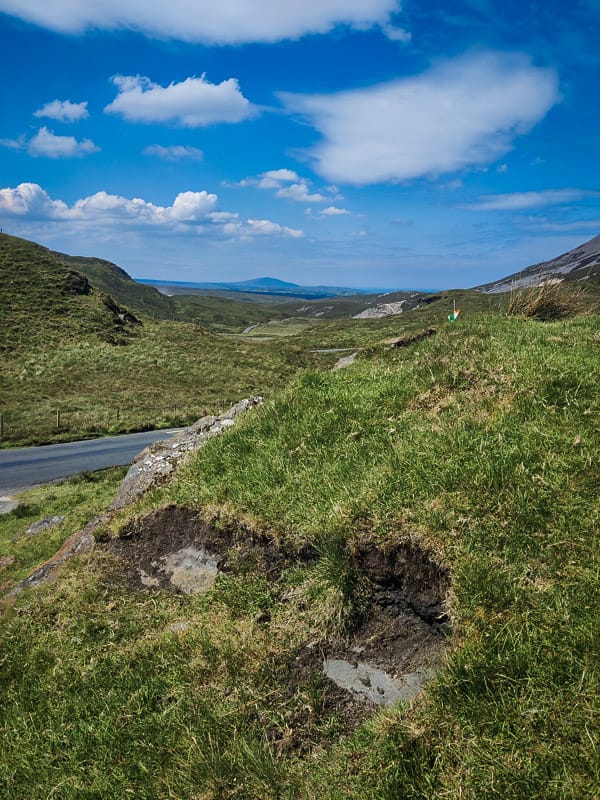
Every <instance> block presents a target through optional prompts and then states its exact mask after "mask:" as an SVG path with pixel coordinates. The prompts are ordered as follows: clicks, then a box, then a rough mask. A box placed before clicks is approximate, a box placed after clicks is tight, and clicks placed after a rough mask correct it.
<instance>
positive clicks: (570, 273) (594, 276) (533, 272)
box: [475, 236, 600, 294]
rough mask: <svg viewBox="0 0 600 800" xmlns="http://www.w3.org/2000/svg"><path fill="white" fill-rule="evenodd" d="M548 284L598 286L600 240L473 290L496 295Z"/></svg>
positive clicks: (596, 239) (597, 237) (592, 240)
mask: <svg viewBox="0 0 600 800" xmlns="http://www.w3.org/2000/svg"><path fill="white" fill-rule="evenodd" d="M547 281H554V282H562V281H569V282H572V281H589V282H591V283H594V284H598V283H599V282H600V236H595V237H594V238H593V239H590V240H589V241H588V242H584V244H581V245H579V247H576V248H575V249H574V250H569V252H568V253H563V254H562V255H561V256H558V257H557V258H553V259H552V260H550V261H542V262H541V263H539V264H533V265H532V266H530V267H526V268H525V269H523V270H521V271H520V272H514V273H513V274H512V275H508V276H507V277H506V278H500V280H497V281H492V282H491V283H484V284H483V285H481V286H476V287H475V289H477V290H478V291H480V292H486V293H487V294H497V293H499V292H509V291H511V289H520V288H523V287H527V286H539V285H540V284H541V283H546V282H547Z"/></svg>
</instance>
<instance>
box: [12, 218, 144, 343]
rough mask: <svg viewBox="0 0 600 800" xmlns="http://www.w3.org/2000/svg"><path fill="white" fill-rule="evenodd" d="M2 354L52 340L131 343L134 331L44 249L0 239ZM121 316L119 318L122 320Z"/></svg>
mask: <svg viewBox="0 0 600 800" xmlns="http://www.w3.org/2000/svg"><path fill="white" fill-rule="evenodd" d="M0 292H1V297H2V302H1V303H0V326H1V328H2V338H1V340H0V352H2V353H3V354H10V353H14V352H16V353H19V352H22V351H25V350H29V349H31V348H33V347H44V346H46V345H50V344H52V343H54V342H55V341H56V340H63V339H66V340H73V339H79V338H83V337H88V338H89V339H90V340H93V341H97V342H123V341H127V340H128V339H130V338H132V337H133V338H135V335H136V333H137V329H138V326H137V325H135V324H132V323H131V322H129V321H127V319H126V318H123V316H122V314H121V312H123V311H124V310H125V309H121V308H118V307H117V306H116V304H115V303H114V302H113V301H112V300H111V298H109V297H108V296H107V295H105V294H104V293H103V292H101V291H98V290H95V289H94V288H93V287H92V286H91V285H90V283H89V281H88V280H87V279H86V278H85V277H84V276H83V275H81V273H79V272H77V271H76V270H74V269H72V268H70V267H68V266H67V265H66V264H65V263H63V262H62V261H61V260H60V259H58V258H57V257H56V256H55V255H54V254H53V253H51V252H50V251H49V250H47V249H46V248H45V247H41V246H40V245H37V244H34V243H33V242H28V241H27V240H25V239H18V238H16V237H13V236H8V235H7V234H5V233H0ZM120 314H121V316H120Z"/></svg>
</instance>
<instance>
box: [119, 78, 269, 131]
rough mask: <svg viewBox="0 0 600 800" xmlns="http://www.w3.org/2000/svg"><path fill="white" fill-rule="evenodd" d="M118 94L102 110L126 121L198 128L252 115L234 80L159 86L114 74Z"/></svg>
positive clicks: (193, 79) (198, 81)
mask: <svg viewBox="0 0 600 800" xmlns="http://www.w3.org/2000/svg"><path fill="white" fill-rule="evenodd" d="M112 81H113V83H114V84H115V86H117V88H118V90H119V93H118V95H117V96H116V97H115V99H114V100H113V101H112V103H109V104H108V105H107V106H106V108H105V109H104V110H105V111H106V112H108V113H112V114H120V115H121V116H122V117H124V118H125V119H126V120H129V121H130V122H175V123H177V124H179V125H183V126H184V127H187V128H200V127H203V126H205V125H213V124H214V123H216V122H241V121H242V120H244V119H248V118H249V117H251V116H253V115H254V114H255V113H256V110H255V109H254V107H253V106H252V104H251V103H250V101H249V100H247V99H246V98H245V97H244V95H243V94H242V93H241V91H240V87H239V84H238V82H237V80H236V79H235V78H229V79H228V80H226V81H222V82H221V83H210V81H207V80H206V78H205V76H204V75H202V76H200V77H199V78H186V79H185V80H184V81H181V83H171V84H169V86H159V85H158V84H157V83H152V81H151V80H150V78H145V77H143V76H141V75H134V76H132V75H115V76H114V77H113V79H112Z"/></svg>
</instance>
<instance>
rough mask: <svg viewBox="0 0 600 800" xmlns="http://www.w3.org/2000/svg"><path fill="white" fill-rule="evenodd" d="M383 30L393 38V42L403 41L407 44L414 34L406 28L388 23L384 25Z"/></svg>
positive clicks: (388, 36) (389, 37)
mask: <svg viewBox="0 0 600 800" xmlns="http://www.w3.org/2000/svg"><path fill="white" fill-rule="evenodd" d="M382 30H383V32H384V33H385V35H386V36H387V38H388V39H391V40H392V41H393V42H403V43H404V44H406V43H407V42H410V40H411V39H412V34H411V33H409V31H407V30H405V28H398V27H397V26H395V25H390V24H386V25H382Z"/></svg>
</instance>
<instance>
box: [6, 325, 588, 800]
mask: <svg viewBox="0 0 600 800" xmlns="http://www.w3.org/2000/svg"><path fill="white" fill-rule="evenodd" d="M598 321H599V320H598V317H578V318H574V319H571V320H567V321H561V322H553V323H540V322H537V321H531V320H530V321H524V320H521V319H516V318H509V317H503V316H499V315H473V316H471V317H465V318H464V319H460V320H459V322H458V323H456V324H455V325H454V326H451V325H449V324H446V325H443V326H441V327H440V330H439V331H438V333H437V334H436V335H434V336H430V337H428V338H427V339H424V340H422V341H420V342H418V343H416V344H414V345H411V346H410V347H407V348H403V349H401V350H390V351H383V350H381V351H378V352H376V353H366V354H363V356H362V358H360V359H359V360H358V361H357V362H356V363H355V365H354V366H352V367H350V368H348V369H347V370H343V371H340V372H337V373H328V374H319V373H314V372H309V373H306V374H304V375H302V376H301V377H299V378H297V379H295V380H294V381H293V382H292V384H291V385H290V386H289V388H287V389H285V390H284V391H283V392H282V393H280V394H279V395H277V396H274V397H273V398H272V399H271V400H270V401H268V402H267V403H266V404H265V405H264V406H263V407H262V408H259V409H257V410H256V411H253V412H251V413H249V414H248V415H247V416H245V417H244V418H242V420H240V422H239V424H238V426H237V427H236V428H235V429H234V430H233V431H231V432H229V433H227V434H225V435H224V436H222V437H220V438H218V439H215V440H212V441H211V442H209V444H208V445H207V446H206V447H205V449H204V450H203V451H201V453H200V454H199V455H198V456H197V458H196V459H195V461H194V462H193V463H192V464H191V465H190V466H189V467H188V468H187V469H185V470H184V471H183V472H182V473H181V474H180V475H179V477H178V480H177V483H176V484H175V485H174V486H172V487H171V488H170V489H163V490H161V491H160V492H155V493H154V494H153V495H152V496H151V497H150V498H147V499H146V500H145V501H144V503H143V505H142V506H140V507H138V509H137V513H138V514H141V513H142V512H143V511H147V510H148V509H149V508H150V507H151V506H152V505H153V504H154V505H156V504H165V503H167V502H172V501H173V500H175V501H176V502H178V503H180V504H187V505H191V506H193V507H197V508H199V509H203V513H204V514H205V516H206V517H207V518H210V519H213V520H216V521H217V523H218V524H219V525H220V526H224V527H228V526H231V525H235V524H236V521H242V522H243V523H244V525H245V526H246V528H245V531H246V533H244V532H243V531H242V532H241V533H240V534H239V535H240V537H241V539H242V540H243V539H244V537H245V536H247V535H249V534H248V531H249V530H251V531H253V532H254V533H255V534H256V533H257V532H260V531H263V532H268V533H269V535H270V536H272V537H274V538H275V540H276V541H277V542H278V543H279V544H280V545H281V546H282V547H283V548H284V549H285V551H286V552H287V553H288V554H293V553H294V552H300V551H301V552H303V553H306V552H307V550H310V551H311V552H313V553H314V560H312V561H309V562H307V563H304V565H302V563H300V564H299V565H297V566H292V567H290V568H288V569H285V570H284V571H283V572H282V573H281V574H280V575H279V577H277V576H275V577H273V578H270V579H267V578H266V576H265V575H264V573H261V571H260V570H259V569H258V568H255V566H253V565H252V564H251V563H250V564H247V565H246V566H244V562H240V565H239V569H238V570H237V571H234V572H233V573H229V574H228V575H226V576H223V577H222V578H221V579H220V580H219V581H218V583H217V587H216V589H215V590H214V591H213V592H212V593H211V594H209V595H207V596H205V597H203V598H197V597H196V598H193V597H185V596H174V595H166V594H162V595H160V594H159V595H152V594H136V593H133V592H132V591H131V590H130V589H128V588H127V585H126V583H125V581H124V579H123V577H122V575H121V573H120V572H118V570H117V569H116V566H115V563H114V562H113V561H112V560H111V559H110V558H109V557H108V556H107V555H106V554H103V553H102V552H100V551H97V552H96V553H95V554H94V555H92V556H91V557H88V558H87V559H84V560H82V561H80V562H73V563H71V564H70V565H69V566H68V568H67V569H66V570H65V571H64V572H63V574H62V576H61V578H60V579H59V580H57V581H56V582H55V583H54V584H53V585H51V586H50V587H46V588H44V589H41V590H38V591H36V592H34V593H30V594H27V595H25V596H22V597H21V598H20V599H19V600H18V601H17V603H16V604H15V605H13V606H12V607H10V608H7V609H6V610H5V612H4V616H3V618H2V621H1V623H0V636H1V644H0V648H1V652H2V654H3V656H2V662H1V664H0V670H1V671H2V676H1V677H2V679H1V680H0V692H1V693H2V697H1V698H0V724H1V725H2V734H1V735H2V737H3V757H2V759H1V760H0V785H2V786H5V787H8V789H7V791H8V794H7V795H6V796H7V797H9V798H11V800H13V799H14V800H20V798H30V797H46V796H49V795H50V796H52V797H53V798H58V799H61V800H63V799H65V798H69V799H70V798H83V797H89V798H92V797H98V798H103V800H104V798H123V797H127V796H133V797H136V798H166V797H177V798H186V799H187V798H189V800H192V798H194V799H195V800H197V799H198V798H212V799H213V800H217V798H236V799H238V798H256V799H257V800H258V798H261V799H262V798H273V799H274V798H286V799H288V800H291V798H298V799H300V798H302V799H304V798H315V799H316V798H320V799H321V798H327V800H329V799H330V798H331V799H332V800H337V799H338V798H339V800H341V799H342V798H356V800H359V799H360V800H365V799H366V800H399V798H420V799H421V800H432V799H435V800H442V798H444V799H447V798H457V799H458V798H461V800H465V799H466V800H481V798H495V799H497V800H525V799H527V800H530V799H531V798H539V799H540V800H542V798H543V800H558V799H559V798H560V800H572V799H573V798H578V799H579V798H581V799H583V800H591V798H595V797H596V796H597V787H598V778H599V774H598V749H597V747H598V719H597V716H596V714H597V710H598V706H597V698H598V690H599V689H600V686H599V661H598V651H597V644H598V623H597V620H598V611H599V609H598V567H599V553H600V549H599V547H598V533H597V532H598V529H599V522H600V520H599V518H598V517H599V513H598V512H599V500H598V491H597V490H598V458H599V455H600V436H599V430H598V411H599V409H598V378H599V375H598V371H599V362H598V345H599V337H598ZM135 512H136V510H135V509H134V513H135ZM131 513H132V512H128V515H127V516H128V517H130V516H131ZM125 522H126V520H125V519H124V520H123V523H122V524H124V523H125ZM1 524H2V523H0V525H1ZM15 524H16V523H14V522H12V523H11V525H13V526H14V525H15ZM117 527H118V525H117ZM11 532H12V535H14V532H15V529H14V528H11ZM406 539H410V540H411V541H417V542H421V543H423V544H424V545H426V546H427V547H430V548H433V549H434V550H435V551H437V553H438V557H439V558H440V559H441V560H442V561H443V563H444V564H445V565H446V567H447V568H448V569H449V570H450V573H451V575H452V581H453V584H452V594H451V599H450V606H451V607H450V612H451V616H452V621H453V624H452V627H453V632H452V635H451V637H450V639H449V643H448V658H447V663H446V665H445V666H444V667H443V668H442V669H441V671H440V672H439V673H438V676H437V678H436V679H435V681H434V682H433V683H432V684H430V686H429V688H428V689H427V691H426V692H425V694H424V695H422V696H421V697H420V698H419V699H418V701H416V702H415V703H413V705H412V706H410V707H408V708H407V707H402V706H400V707H395V708H392V709H388V710H382V711H378V712H376V713H374V714H373V716H372V718H371V719H370V720H369V721H367V722H366V723H363V724H361V725H359V727H358V728H357V729H356V730H355V731H353V732H351V731H349V732H348V731H347V732H345V731H346V728H345V723H344V720H343V719H341V718H340V717H339V716H338V715H337V714H336V713H335V711H332V710H331V709H328V708H326V707H325V706H324V705H323V686H322V684H320V683H319V681H315V680H314V679H311V680H308V679H305V680H303V679H302V677H298V676H297V675H296V676H295V677H294V676H293V674H292V673H291V672H290V665H293V664H294V663H295V656H296V654H297V653H298V652H299V650H300V649H301V648H302V647H303V646H304V645H306V644H307V643H309V642H314V641H319V639H320V638H321V637H322V636H323V635H324V632H325V631H331V630H334V629H335V628H336V627H339V626H340V625H343V626H345V629H347V628H348V626H351V625H352V621H353V619H354V618H355V614H356V613H357V610H359V608H360V599H361V595H362V594H364V593H367V594H368V591H369V590H368V586H367V585H365V583H364V581H362V580H361V578H360V575H359V574H358V573H357V572H356V570H353V569H352V567H351V562H350V560H349V559H350V556H351V554H352V552H353V549H354V545H355V544H356V542H357V541H359V540H360V541H361V542H364V541H365V540H373V541H374V542H378V543H380V544H381V545H382V546H384V547H385V546H386V545H387V544H390V543H397V542H399V541H402V540H406ZM307 545H310V546H311V547H309V548H307Z"/></svg>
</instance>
